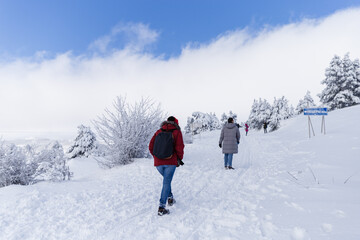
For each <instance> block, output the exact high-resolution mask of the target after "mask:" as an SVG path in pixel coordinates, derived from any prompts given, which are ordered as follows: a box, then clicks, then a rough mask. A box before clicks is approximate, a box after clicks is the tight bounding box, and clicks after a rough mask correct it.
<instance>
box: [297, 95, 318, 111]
mask: <svg viewBox="0 0 360 240" xmlns="http://www.w3.org/2000/svg"><path fill="white" fill-rule="evenodd" d="M315 106H316V105H315V102H314V99H313V98H312V97H311V94H310V91H307V92H306V94H305V96H304V98H303V99H300V100H299V103H298V105H297V107H296V110H295V111H296V114H301V113H303V112H304V108H308V107H310V108H311V107H315Z"/></svg>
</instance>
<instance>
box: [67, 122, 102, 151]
mask: <svg viewBox="0 0 360 240" xmlns="http://www.w3.org/2000/svg"><path fill="white" fill-rule="evenodd" d="M95 148H96V137H95V134H94V133H93V131H91V129H90V127H86V126H84V125H80V126H78V135H77V137H76V138H75V141H74V143H73V144H72V145H71V146H70V148H69V150H68V153H69V158H76V157H81V156H85V157H88V156H89V155H90V154H91V152H92V151H93V150H94V149H95Z"/></svg>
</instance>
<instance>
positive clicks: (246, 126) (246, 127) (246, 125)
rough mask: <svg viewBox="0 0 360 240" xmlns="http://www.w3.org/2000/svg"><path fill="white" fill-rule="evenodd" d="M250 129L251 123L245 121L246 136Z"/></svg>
mask: <svg viewBox="0 0 360 240" xmlns="http://www.w3.org/2000/svg"><path fill="white" fill-rule="evenodd" d="M248 131H249V125H248V124H247V123H245V133H246V136H247V134H248Z"/></svg>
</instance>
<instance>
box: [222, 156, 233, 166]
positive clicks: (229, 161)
mask: <svg viewBox="0 0 360 240" xmlns="http://www.w3.org/2000/svg"><path fill="white" fill-rule="evenodd" d="M232 159H233V154H232V153H225V154H224V162H225V167H232Z"/></svg>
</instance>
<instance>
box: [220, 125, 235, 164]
mask: <svg viewBox="0 0 360 240" xmlns="http://www.w3.org/2000/svg"><path fill="white" fill-rule="evenodd" d="M239 142H240V131H239V128H238V127H237V126H236V124H235V123H234V119H233V118H229V119H228V122H227V123H226V124H225V125H224V127H223V128H222V130H221V135H220V140H219V147H220V148H221V147H222V152H223V153H224V163H225V169H234V168H233V167H232V159H233V154H234V153H238V144H239Z"/></svg>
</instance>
